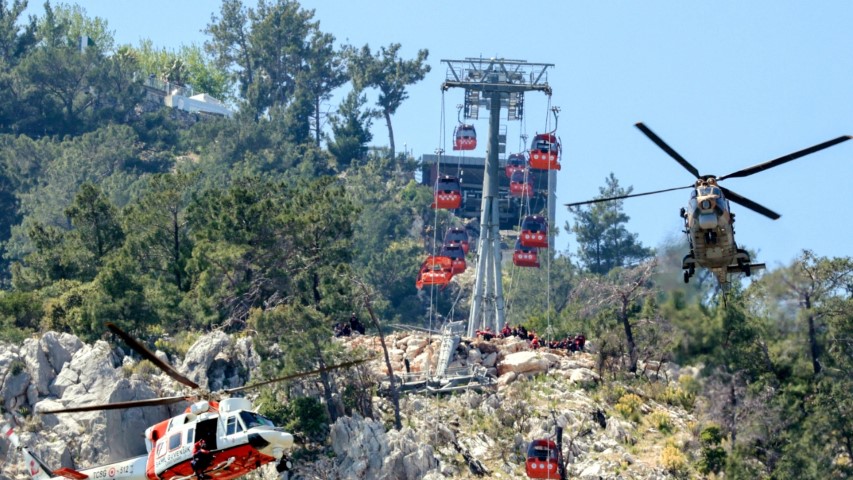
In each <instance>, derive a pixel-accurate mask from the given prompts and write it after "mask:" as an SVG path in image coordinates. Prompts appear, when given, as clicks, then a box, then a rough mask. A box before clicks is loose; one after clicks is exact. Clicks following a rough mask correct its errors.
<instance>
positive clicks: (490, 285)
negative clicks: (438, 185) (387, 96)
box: [441, 58, 554, 337]
mask: <svg viewBox="0 0 853 480" xmlns="http://www.w3.org/2000/svg"><path fill="white" fill-rule="evenodd" d="M441 62H442V63H445V64H446V65H447V80H446V81H445V82H444V83H443V84H442V86H441V88H442V91H446V90H448V89H450V88H463V89H465V100H466V102H468V101H469V99H474V98H476V99H479V98H480V95H482V98H483V99H484V100H485V101H486V105H487V106H488V108H489V138H488V147H487V151H486V164H485V169H484V172H483V198H482V202H481V204H480V238H479V242H478V249H477V273H476V278H475V283H474V298H473V299H472V301H471V311H470V315H469V318H468V336H469V337H473V336H474V335H475V332H476V331H477V330H478V329H485V328H486V327H489V328H491V329H492V331H495V332H496V331H500V330H501V329H502V328H503V326H504V324H505V312H504V298H503V284H502V275H501V238H500V208H499V190H498V185H499V184H498V181H499V178H500V176H499V175H500V173H501V172H500V162H499V159H498V154H499V139H498V135H499V130H500V115H501V107H502V103H503V101H506V106H507V108H508V109H511V108H513V107H512V106H513V105H516V106H518V105H523V101H521V102H519V101H518V100H519V99H520V98H522V96H523V95H524V92H529V91H541V92H544V93H545V94H546V95H549V96H550V95H551V87H550V86H549V85H548V81H547V75H546V73H547V70H548V68H550V67H553V66H554V65H553V64H550V63H528V62H527V61H524V60H507V59H494V58H492V59H483V58H466V59H463V60H442V61H441ZM473 93H476V95H474V94H473ZM468 110H469V109H466V112H467V111H468ZM513 115H514V116H515V117H516V118H520V116H521V110H520V109H519V110H518V111H516V112H513Z"/></svg>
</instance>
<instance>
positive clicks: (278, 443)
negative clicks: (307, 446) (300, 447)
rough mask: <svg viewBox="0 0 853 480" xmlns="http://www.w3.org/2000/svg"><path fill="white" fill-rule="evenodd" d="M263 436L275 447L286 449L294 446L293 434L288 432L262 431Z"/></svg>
mask: <svg viewBox="0 0 853 480" xmlns="http://www.w3.org/2000/svg"><path fill="white" fill-rule="evenodd" d="M261 436H263V437H264V440H266V441H268V442H269V443H270V445H273V446H275V447H280V448H285V449H287V448H291V447H293V435H291V434H289V433H287V432H282V431H278V430H270V431H266V432H262V433H261Z"/></svg>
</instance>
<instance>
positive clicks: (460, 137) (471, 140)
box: [453, 123, 477, 150]
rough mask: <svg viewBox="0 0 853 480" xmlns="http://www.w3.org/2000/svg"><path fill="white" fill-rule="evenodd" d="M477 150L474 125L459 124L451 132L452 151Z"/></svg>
mask: <svg viewBox="0 0 853 480" xmlns="http://www.w3.org/2000/svg"><path fill="white" fill-rule="evenodd" d="M475 148H477V130H475V129H474V125H469V124H467V123H460V124H459V125H457V126H456V130H454V132H453V149H454V150H474V149H475Z"/></svg>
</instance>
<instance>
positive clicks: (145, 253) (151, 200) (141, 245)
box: [123, 173, 193, 291]
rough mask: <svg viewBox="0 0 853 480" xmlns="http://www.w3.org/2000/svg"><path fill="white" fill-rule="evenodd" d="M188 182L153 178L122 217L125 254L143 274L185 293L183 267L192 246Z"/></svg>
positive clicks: (188, 179)
mask: <svg viewBox="0 0 853 480" xmlns="http://www.w3.org/2000/svg"><path fill="white" fill-rule="evenodd" d="M192 180H193V177H192V176H190V175H188V174H182V173H176V174H171V173H164V174H158V175H154V176H152V177H151V179H150V181H149V183H148V188H147V189H146V190H145V192H144V193H143V194H142V196H141V197H140V198H139V200H138V201H137V202H135V203H133V204H131V205H129V206H128V208H127V210H126V211H125V213H124V221H123V224H124V230H125V231H126V232H127V241H126V242H125V246H126V249H127V250H128V253H129V254H130V255H131V256H132V257H133V258H134V259H135V260H136V261H137V263H138V264H139V266H140V269H141V270H142V271H143V272H146V273H147V274H149V275H151V276H152V277H154V278H156V279H164V280H165V281H167V282H170V283H172V284H174V286H175V288H176V289H177V290H178V291H186V290H187V289H189V282H188V278H187V274H186V265H187V261H188V259H189V257H190V254H191V253H192V244H191V243H190V239H189V224H188V221H187V208H188V206H189V198H188V195H187V194H186V191H187V190H188V189H189V188H190V186H191V182H192Z"/></svg>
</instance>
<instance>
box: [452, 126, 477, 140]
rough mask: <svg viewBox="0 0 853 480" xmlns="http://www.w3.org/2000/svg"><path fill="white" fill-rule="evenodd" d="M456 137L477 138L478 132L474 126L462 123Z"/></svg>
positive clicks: (457, 127) (457, 129) (458, 127)
mask: <svg viewBox="0 0 853 480" xmlns="http://www.w3.org/2000/svg"><path fill="white" fill-rule="evenodd" d="M456 136H457V137H463V136H464V137H472V136H473V137H476V136H477V130H476V129H475V128H474V125H471V124H469V123H462V124H459V125H457V126H456Z"/></svg>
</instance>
